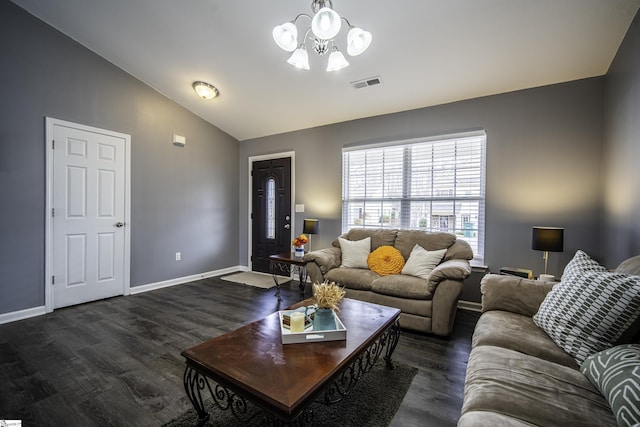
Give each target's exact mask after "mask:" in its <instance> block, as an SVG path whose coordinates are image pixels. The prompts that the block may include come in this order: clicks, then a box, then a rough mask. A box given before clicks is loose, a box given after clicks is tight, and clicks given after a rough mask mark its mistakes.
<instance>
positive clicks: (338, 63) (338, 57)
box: [327, 46, 349, 71]
mask: <svg viewBox="0 0 640 427" xmlns="http://www.w3.org/2000/svg"><path fill="white" fill-rule="evenodd" d="M348 66H349V62H348V61H347V60H346V59H345V57H344V55H343V54H342V52H340V51H339V50H338V48H337V47H335V46H334V47H333V49H332V50H331V54H330V55H329V60H328V61H327V71H338V70H342V69H343V68H344V67H348Z"/></svg>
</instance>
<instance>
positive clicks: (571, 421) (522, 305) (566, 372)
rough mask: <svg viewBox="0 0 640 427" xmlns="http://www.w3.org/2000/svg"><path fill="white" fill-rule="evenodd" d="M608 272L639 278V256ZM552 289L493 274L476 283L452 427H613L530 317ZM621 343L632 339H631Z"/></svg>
mask: <svg viewBox="0 0 640 427" xmlns="http://www.w3.org/2000/svg"><path fill="white" fill-rule="evenodd" d="M616 272H619V273H626V274H632V275H640V257H635V258H631V259H629V260H627V261H625V262H624V263H622V264H621V265H620V266H619V267H618V268H617V269H616ZM553 286H555V284H553V283H548V282H538V281H533V280H527V279H521V278H517V277H513V276H501V275H496V274H489V275H486V276H485V277H484V278H483V280H482V282H481V291H482V311H483V314H482V315H481V316H480V319H479V320H478V323H477V325H476V328H475V331H474V334H473V339H472V351H471V354H470V356H469V363H468V366H467V373H466V381H465V389H464V403H463V406H462V415H461V417H460V419H459V421H458V426H459V427H470V426H532V425H535V426H598V427H602V426H615V425H617V423H616V418H615V416H614V414H613V412H612V409H611V407H610V406H609V403H608V401H607V399H606V398H605V397H604V396H603V395H602V394H601V393H600V391H599V390H598V389H597V388H596V386H594V385H593V384H592V383H591V382H590V381H589V379H588V378H587V377H586V376H585V375H583V373H581V371H580V366H579V365H578V363H577V362H576V360H575V359H574V357H572V356H570V355H569V354H567V353H566V352H565V351H564V350H563V349H562V348H560V347H559V346H558V345H556V343H555V342H554V341H553V340H552V339H551V338H550V337H549V336H548V335H547V334H546V333H545V332H544V331H543V330H542V329H541V328H539V327H538V326H537V325H536V323H535V322H534V320H533V316H534V315H535V314H536V313H537V312H538V308H539V306H540V304H541V303H542V301H543V300H544V299H545V297H546V295H547V293H548V292H549V291H550V290H551V289H552V287H553ZM636 328H637V326H636ZM631 329H632V328H630V330H631ZM635 332H637V329H635ZM635 332H634V335H635ZM626 338H629V337H628V336H627V337H626ZM627 342H637V335H635V336H634V337H633V338H631V339H629V340H628V341H627Z"/></svg>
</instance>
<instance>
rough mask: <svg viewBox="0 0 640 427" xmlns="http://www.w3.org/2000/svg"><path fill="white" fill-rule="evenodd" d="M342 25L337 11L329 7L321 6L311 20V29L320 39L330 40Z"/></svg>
mask: <svg viewBox="0 0 640 427" xmlns="http://www.w3.org/2000/svg"><path fill="white" fill-rule="evenodd" d="M341 27H342V21H341V19H340V15H338V12H336V11H335V10H333V9H331V8H330V7H326V6H325V7H323V8H322V9H320V10H319V11H318V13H316V14H315V16H314V17H313V20H312V21H311V31H313V34H314V35H315V36H316V37H318V38H319V39H322V40H331V39H332V38H334V37H335V36H336V35H337V34H338V33H339V32H340V28H341Z"/></svg>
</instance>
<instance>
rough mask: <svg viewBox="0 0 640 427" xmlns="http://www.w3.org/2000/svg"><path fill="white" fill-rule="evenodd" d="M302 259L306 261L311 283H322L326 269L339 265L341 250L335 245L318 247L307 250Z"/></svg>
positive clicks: (340, 262)
mask: <svg viewBox="0 0 640 427" xmlns="http://www.w3.org/2000/svg"><path fill="white" fill-rule="evenodd" d="M303 260H304V262H305V263H306V266H307V273H308V274H309V278H310V279H311V283H322V282H324V275H325V274H326V273H327V271H329V270H331V269H332V268H337V267H340V264H342V251H341V250H340V248H335V247H331V248H325V249H319V250H317V251H313V252H308V253H307V254H306V255H305V256H304V258H303Z"/></svg>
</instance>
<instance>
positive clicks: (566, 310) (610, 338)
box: [533, 272, 640, 364]
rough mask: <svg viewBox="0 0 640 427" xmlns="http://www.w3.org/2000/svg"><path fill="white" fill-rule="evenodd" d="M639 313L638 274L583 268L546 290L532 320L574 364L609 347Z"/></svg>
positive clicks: (639, 289)
mask: <svg viewBox="0 0 640 427" xmlns="http://www.w3.org/2000/svg"><path fill="white" fill-rule="evenodd" d="M639 316H640V276H632V275H627V274H619V273H609V272H587V273H584V274H582V275H581V276H578V275H575V276H569V278H567V279H565V277H564V276H563V277H562V282H561V283H560V284H558V285H556V286H555V287H554V288H553V289H552V290H551V292H549V293H548V294H547V296H546V298H545V299H544V301H543V302H542V304H541V305H540V308H539V309H538V312H537V313H536V314H535V315H534V316H533V320H534V322H535V323H536V324H537V325H538V326H539V327H540V328H542V329H543V330H544V331H545V332H546V333H547V335H549V336H550V337H551V339H553V341H554V342H555V343H556V344H557V345H558V346H559V347H561V348H562V349H564V351H566V352H567V353H569V354H570V355H571V356H573V358H574V359H576V361H577V362H578V364H580V363H582V362H583V361H584V359H586V358H587V356H589V355H591V354H593V353H596V352H598V351H601V350H604V349H606V348H609V347H612V346H613V345H614V343H615V342H616V341H617V340H618V339H619V338H620V336H621V335H622V333H623V332H624V331H626V330H627V329H628V328H629V326H631V324H632V323H633V322H634V321H635V320H636V319H637V318H638V317H639Z"/></svg>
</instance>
